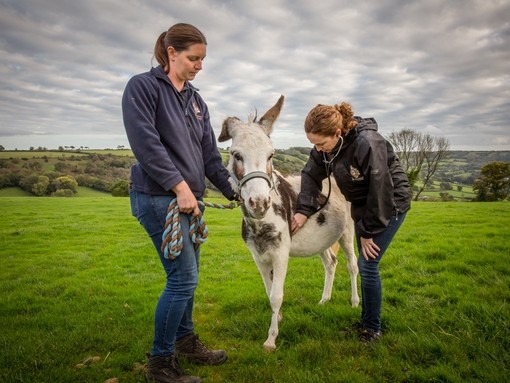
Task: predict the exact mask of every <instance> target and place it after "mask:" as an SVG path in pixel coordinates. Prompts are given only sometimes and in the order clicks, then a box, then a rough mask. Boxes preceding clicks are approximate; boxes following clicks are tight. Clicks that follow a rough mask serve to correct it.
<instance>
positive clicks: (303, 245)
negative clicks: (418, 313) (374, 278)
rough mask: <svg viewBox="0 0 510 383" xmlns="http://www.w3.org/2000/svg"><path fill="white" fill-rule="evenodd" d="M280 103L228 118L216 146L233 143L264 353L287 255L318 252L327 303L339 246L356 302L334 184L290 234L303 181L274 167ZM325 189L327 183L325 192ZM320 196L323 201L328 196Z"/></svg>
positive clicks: (348, 227) (274, 327)
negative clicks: (263, 319) (262, 294)
mask: <svg viewBox="0 0 510 383" xmlns="http://www.w3.org/2000/svg"><path fill="white" fill-rule="evenodd" d="M283 99H284V97H283V96H281V97H280V99H279V100H278V102H277V103H276V104H275V105H274V106H273V107H272V108H270V109H269V110H268V111H267V112H266V113H265V114H264V116H263V117H261V118H260V119H259V121H256V116H255V117H252V116H250V117H249V120H250V121H248V122H247V123H244V122H242V121H241V120H239V119H238V118H236V117H228V118H227V119H226V120H225V121H224V122H223V127H222V132H221V134H220V136H219V137H218V141H220V142H224V141H227V140H229V139H232V145H231V146H230V158H229V163H228V169H229V171H230V173H231V176H232V180H231V182H232V184H233V186H234V189H235V190H236V191H237V193H238V194H239V195H240V196H241V199H242V204H241V209H242V212H243V223H242V236H243V240H244V241H245V243H246V245H247V246H248V248H249V249H250V251H251V253H252V256H253V259H254V260H255V263H256V264H257V267H258V269H259V271H260V274H261V276H262V279H263V281H264V285H265V288H266V292H267V295H268V297H269V301H270V304H271V309H272V315H271V326H270V328H269V333H268V337H267V339H266V341H265V342H264V348H265V349H266V350H268V351H272V350H274V349H275V348H276V343H275V341H276V337H277V336H278V322H279V320H281V318H282V316H281V312H280V308H281V305H282V302H283V286H284V282H285V276H286V274H287V264H288V261H289V256H296V257H307V256H311V255H315V254H320V257H321V258H322V262H323V264H324V270H325V273H326V277H325V281H324V290H323V292H322V298H321V300H320V302H319V303H325V302H327V301H329V300H330V299H331V290H332V288H333V280H334V278H335V269H336V265H337V258H336V253H337V251H338V249H339V247H338V243H340V245H341V247H342V249H343V253H344V255H345V258H346V259H347V270H348V271H349V275H350V278H351V304H352V306H353V307H356V306H358V304H359V296H358V290H357V283H356V282H357V275H358V265H357V258H356V255H355V252H354V224H353V221H352V219H351V216H350V205H349V203H348V202H347V201H346V200H345V198H344V196H343V195H342V194H341V193H340V190H339V189H338V187H337V186H336V183H335V182H334V181H332V185H331V186H332V190H331V195H330V198H329V200H328V201H327V203H326V205H325V207H324V208H323V209H322V210H320V211H319V212H318V213H316V214H314V215H313V216H311V217H310V219H308V221H307V223H306V224H305V226H303V228H301V229H300V230H299V231H298V232H297V234H296V235H295V236H291V220H292V216H293V215H294V212H295V207H296V199H297V194H298V193H299V190H300V182H301V177H299V176H292V177H284V176H282V175H281V174H280V173H279V172H278V171H276V170H275V169H274V168H273V164H272V157H273V154H274V152H275V149H274V148H273V144H272V142H271V139H270V135H271V133H272V131H273V123H274V122H275V120H276V119H277V117H278V116H279V114H280V111H281V108H282V106H283ZM328 188H329V186H328V184H327V181H325V183H324V188H323V189H324V190H328ZM322 197H324V198H323V202H324V201H325V200H326V198H325V196H322Z"/></svg>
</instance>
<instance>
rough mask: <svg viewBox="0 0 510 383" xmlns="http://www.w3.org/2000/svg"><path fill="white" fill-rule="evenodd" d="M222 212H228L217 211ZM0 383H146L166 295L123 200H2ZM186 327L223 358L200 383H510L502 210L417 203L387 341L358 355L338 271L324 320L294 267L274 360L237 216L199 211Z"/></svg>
mask: <svg viewBox="0 0 510 383" xmlns="http://www.w3.org/2000/svg"><path fill="white" fill-rule="evenodd" d="M218 202H222V200H218ZM0 209H1V211H2V213H3V217H2V220H1V221H0V329H1V330H0V381H1V382H9V383H10V382H87V383H89V382H105V381H107V380H108V379H112V378H117V379H118V382H144V381H145V378H144V374H143V369H142V367H141V366H142V365H143V363H145V357H144V354H145V352H147V351H148V350H149V349H150V343H151V339H152V318H153V309H154V305H155V303H156V300H157V298H158V296H159V293H160V291H161V289H162V288H163V285H164V276H163V273H162V270H161V268H160V265H159V261H158V260H157V259H156V256H155V252H154V250H153V249H152V245H151V243H150V241H149V239H148V238H147V237H146V235H145V233H144V231H143V229H142V228H141V227H140V226H139V225H138V223H137V222H136V221H135V219H134V218H133V217H131V215H130V211H129V200H128V199H127V198H104V197H84V198H35V197H26V198H19V197H1V198H0ZM205 218H206V222H207V225H208V228H209V232H210V237H209V239H208V240H207V242H206V243H205V244H204V245H203V246H202V255H201V279H200V285H199V288H198V290H197V293H196V299H195V301H196V309H195V321H196V330H197V333H199V334H200V337H201V338H202V339H203V340H204V341H205V342H206V343H208V344H210V345H212V346H214V347H221V348H224V349H225V350H227V352H228V355H229V360H228V361H227V363H226V364H224V365H222V366H218V367H197V366H192V365H188V364H184V367H185V368H186V369H187V370H188V371H189V372H190V373H193V374H195V375H199V376H201V377H202V378H203V379H204V380H205V381H206V382H246V383H258V382H260V383H262V382H264V383H267V382H278V383H287V382H291V383H293V382H314V383H315V382H317V383H319V382H331V383H333V382H505V381H508V377H509V376H510V371H509V367H510V356H509V355H510V328H509V318H510V309H509V299H510V262H509V261H510V242H509V240H508V239H509V238H510V203H503V202H502V203H425V202H418V203H413V208H412V210H411V211H410V212H409V215H408V217H407V220H406V222H405V223H404V225H403V226H402V229H401V231H400V232H399V233H398V235H397V237H396V238H395V240H394V242H393V244H392V247H391V248H390V250H388V253H387V254H386V255H385V259H384V260H383V262H382V275H383V284H384V303H383V332H384V336H383V338H382V339H381V341H380V342H378V343H376V344H372V345H368V346H367V345H364V344H360V343H359V342H358V340H357V339H356V337H355V336H354V335H349V334H347V335H346V334H343V333H342V332H341V330H342V329H344V328H346V327H348V326H350V325H352V324H353V323H354V322H356V321H357V320H358V318H359V315H360V309H359V308H356V309H354V308H351V307H350V306H349V280H348V274H347V271H346V269H345V263H344V262H343V259H340V264H339V267H338V269H337V279H336V281H335V289H334V292H333V299H332V301H331V302H329V303H328V304H326V305H318V304H317V303H318V301H319V300H320V296H321V292H322V283H323V269H322V264H321V262H320V259H319V258H318V257H315V258H310V259H291V262H290V264H289V272H288V276H287V281H286V285H285V298H284V304H283V314H284V319H283V321H282V322H281V325H280V335H279V337H278V339H277V347H278V348H277V350H276V351H275V352H274V353H269V354H268V353H265V352H264V351H263V347H262V343H263V342H264V340H265V339H266V336H267V329H268V326H269V321H270V307H269V303H268V299H267V297H266V296H265V292H264V288H263V284H262V280H261V278H260V276H259V275H258V271H257V268H256V266H255V264H254V262H253V261H252V259H251V256H250V254H249V252H248V251H247V249H246V247H245V245H244V244H243V242H242V240H241V235H240V222H241V213H240V211H239V210H234V211H231V210H216V209H212V208H209V209H207V211H206V215H205Z"/></svg>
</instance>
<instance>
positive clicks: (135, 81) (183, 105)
mask: <svg viewBox="0 0 510 383" xmlns="http://www.w3.org/2000/svg"><path fill="white" fill-rule="evenodd" d="M122 113H123V118H124V126H125V128H126V133H127V137H128V139H129V144H130V146H131V149H132V150H133V153H134V155H135V157H136V159H137V160H138V162H137V163H136V164H135V165H134V166H133V167H132V169H131V184H132V188H133V189H134V190H136V191H140V192H144V193H147V194H151V195H174V193H173V192H172V191H171V189H172V188H173V187H174V186H175V185H177V184H178V183H179V182H181V181H183V180H185V181H186V182H187V184H188V185H189V187H190V189H191V191H192V192H193V194H194V195H195V197H197V198H202V197H203V195H204V191H205V187H206V185H205V177H207V178H208V179H209V180H210V181H211V182H212V183H213V184H214V185H215V186H216V187H217V188H218V189H219V190H220V191H221V192H222V193H223V195H224V196H225V197H227V198H228V199H233V198H234V191H233V190H232V187H231V185H230V183H229V181H228V178H229V173H228V171H227V169H226V168H225V166H224V165H223V162H222V159H221V155H220V152H219V150H218V148H217V146H216V138H215V135H214V131H213V129H212V127H211V123H210V120H209V111H208V108H207V105H206V104H205V102H204V101H203V99H202V98H201V97H200V95H199V94H198V89H196V88H195V87H193V85H192V84H191V83H190V82H186V84H185V86H184V89H183V90H182V91H181V92H179V91H177V89H175V87H174V86H173V84H172V83H171V82H170V80H169V78H168V76H167V74H166V73H165V71H164V70H163V68H162V67H161V65H160V66H158V67H156V68H152V69H151V70H150V71H149V72H146V73H141V74H138V75H135V76H133V77H132V78H131V79H130V80H129V82H128V83H127V85H126V88H125V90H124V95H123V97H122Z"/></svg>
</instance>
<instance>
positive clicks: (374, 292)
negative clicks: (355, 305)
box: [356, 213, 406, 331]
mask: <svg viewBox="0 0 510 383" xmlns="http://www.w3.org/2000/svg"><path fill="white" fill-rule="evenodd" d="M405 216H406V213H403V214H398V215H394V216H393V217H391V220H390V224H389V225H388V227H387V228H386V230H384V231H383V232H382V233H380V234H378V235H376V236H375V237H374V238H373V240H374V242H375V243H376V244H377V246H379V248H380V249H381V250H380V251H379V256H378V257H377V258H376V259H371V258H369V259H368V261H367V260H365V257H363V253H362V250H361V242H360V234H359V233H358V232H356V241H357V243H358V252H359V257H358V268H359V274H360V276H361V325H362V326H363V328H368V329H372V330H375V331H379V330H380V329H381V304H382V284H381V276H380V274H379V262H381V259H382V257H383V255H384V252H385V251H386V249H387V248H388V246H389V245H390V243H391V240H392V239H393V237H394V236H395V234H396V233H397V231H398V229H399V228H400V225H402V222H404V219H405Z"/></svg>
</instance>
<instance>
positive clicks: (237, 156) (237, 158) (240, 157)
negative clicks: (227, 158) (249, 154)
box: [232, 152, 243, 161]
mask: <svg viewBox="0 0 510 383" xmlns="http://www.w3.org/2000/svg"><path fill="white" fill-rule="evenodd" d="M232 155H233V156H234V158H235V160H236V161H242V160H243V156H241V155H240V154H239V153H237V152H234V153H232Z"/></svg>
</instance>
